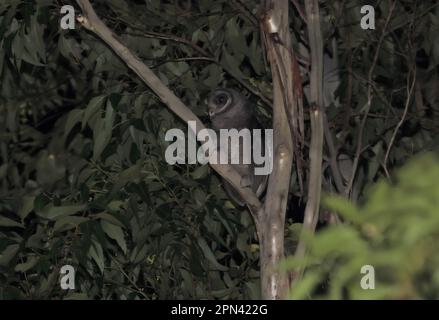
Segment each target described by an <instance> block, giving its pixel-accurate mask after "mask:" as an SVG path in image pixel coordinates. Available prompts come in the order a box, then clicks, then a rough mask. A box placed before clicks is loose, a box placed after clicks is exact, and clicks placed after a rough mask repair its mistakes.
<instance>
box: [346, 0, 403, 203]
mask: <svg viewBox="0 0 439 320" xmlns="http://www.w3.org/2000/svg"><path fill="white" fill-rule="evenodd" d="M395 6H396V1H393V4H392V7H391V8H390V11H389V15H388V16H387V18H386V22H385V24H384V28H383V31H382V34H381V37H380V39H379V41H378V45H377V49H376V51H375V56H374V58H373V61H372V66H371V67H370V69H369V75H368V84H369V85H368V89H367V106H366V111H365V113H364V116H363V119H362V120H361V124H360V128H359V131H358V142H357V149H356V151H355V157H354V163H353V165H352V173H351V177H350V179H349V182H348V184H347V185H346V188H345V191H344V193H345V196H346V197H348V196H349V194H350V192H351V189H352V185H353V183H354V179H355V174H356V172H357V167H358V162H359V160H360V155H361V150H362V144H363V131H364V127H365V125H366V120H367V117H368V114H369V111H370V108H371V105H372V91H373V86H372V84H371V83H372V77H373V72H374V69H375V66H376V64H377V61H378V56H379V53H380V50H381V46H382V44H383V41H384V37H385V35H386V32H385V30H386V29H387V26H388V25H389V22H390V18H391V17H392V13H393V10H394V9H395Z"/></svg>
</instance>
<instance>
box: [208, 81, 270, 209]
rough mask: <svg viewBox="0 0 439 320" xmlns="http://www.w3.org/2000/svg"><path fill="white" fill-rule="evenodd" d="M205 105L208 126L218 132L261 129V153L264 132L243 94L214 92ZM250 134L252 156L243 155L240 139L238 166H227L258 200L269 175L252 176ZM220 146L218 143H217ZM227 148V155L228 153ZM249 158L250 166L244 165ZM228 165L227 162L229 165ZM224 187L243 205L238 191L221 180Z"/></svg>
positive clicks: (230, 90) (231, 196)
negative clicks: (209, 121) (221, 130)
mask: <svg viewBox="0 0 439 320" xmlns="http://www.w3.org/2000/svg"><path fill="white" fill-rule="evenodd" d="M207 105H208V110H209V117H210V120H211V127H212V129H213V130H215V131H216V132H217V133H218V132H219V131H220V129H236V130H238V131H241V130H242V129H246V128H247V129H249V130H250V132H253V131H252V130H253V129H262V130H261V131H262V137H261V138H262V141H260V143H261V146H262V147H261V150H262V152H263V151H264V135H263V133H264V130H263V128H262V126H261V125H260V123H259V122H258V120H257V119H256V116H255V108H254V106H253V105H252V104H251V103H250V101H249V100H247V99H246V98H245V97H244V96H243V95H242V94H240V93H239V92H238V91H236V90H233V89H217V90H215V91H214V92H212V93H211V94H210V95H209V97H208V99H207ZM253 143H254V141H253V135H252V146H251V149H250V150H251V153H252V154H251V155H245V154H243V152H248V150H249V149H248V148H246V147H244V146H243V140H242V139H239V151H240V159H239V162H238V164H230V165H231V166H232V167H233V168H234V169H235V170H236V171H237V172H238V173H239V174H240V175H241V181H240V184H241V186H242V187H250V188H252V190H253V191H254V192H255V194H256V195H257V196H258V197H260V196H261V195H262V194H263V193H264V191H265V188H266V185H267V181H268V175H255V170H254V169H255V166H256V165H255V164H254V162H253V145H254V144H253ZM218 145H219V144H218ZM230 148H232V146H229V155H230V154H231V152H230ZM245 156H248V157H249V159H251V161H250V163H249V164H245V163H244V161H243V159H244V157H245ZM229 163H230V162H229ZM222 182H223V186H224V189H225V190H226V193H227V194H228V196H229V198H231V200H232V201H233V202H234V203H235V204H236V205H238V206H244V204H245V203H244V201H243V200H242V198H241V197H240V195H239V194H238V192H237V191H236V190H235V189H234V188H233V187H232V185H230V184H229V183H228V182H227V181H226V180H224V179H223V181H222Z"/></svg>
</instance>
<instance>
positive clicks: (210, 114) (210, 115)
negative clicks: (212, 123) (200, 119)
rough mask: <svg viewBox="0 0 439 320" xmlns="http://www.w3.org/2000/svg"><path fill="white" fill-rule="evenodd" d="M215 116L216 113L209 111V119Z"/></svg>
mask: <svg viewBox="0 0 439 320" xmlns="http://www.w3.org/2000/svg"><path fill="white" fill-rule="evenodd" d="M214 116H215V111H213V110H209V117H211V118H213V117H214Z"/></svg>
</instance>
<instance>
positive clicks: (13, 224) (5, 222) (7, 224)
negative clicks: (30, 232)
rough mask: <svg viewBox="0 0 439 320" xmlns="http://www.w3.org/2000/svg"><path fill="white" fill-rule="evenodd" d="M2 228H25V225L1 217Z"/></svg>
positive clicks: (0, 225)
mask: <svg viewBox="0 0 439 320" xmlns="http://www.w3.org/2000/svg"><path fill="white" fill-rule="evenodd" d="M0 227H19V228H24V226H23V224H21V223H19V222H16V221H14V220H12V219H9V218H6V217H3V216H0Z"/></svg>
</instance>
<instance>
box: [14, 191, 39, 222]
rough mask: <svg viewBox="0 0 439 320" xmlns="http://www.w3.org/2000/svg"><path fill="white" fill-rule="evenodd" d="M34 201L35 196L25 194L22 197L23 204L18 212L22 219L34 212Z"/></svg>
mask: <svg viewBox="0 0 439 320" xmlns="http://www.w3.org/2000/svg"><path fill="white" fill-rule="evenodd" d="M34 201H35V196H24V197H23V198H22V199H21V206H20V209H19V210H18V212H17V214H18V216H19V217H20V218H21V220H24V218H26V217H27V215H28V214H29V213H31V212H32V210H33V209H34Z"/></svg>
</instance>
